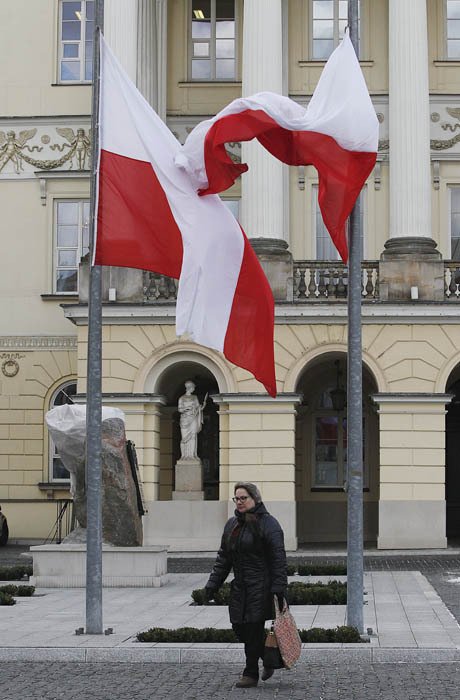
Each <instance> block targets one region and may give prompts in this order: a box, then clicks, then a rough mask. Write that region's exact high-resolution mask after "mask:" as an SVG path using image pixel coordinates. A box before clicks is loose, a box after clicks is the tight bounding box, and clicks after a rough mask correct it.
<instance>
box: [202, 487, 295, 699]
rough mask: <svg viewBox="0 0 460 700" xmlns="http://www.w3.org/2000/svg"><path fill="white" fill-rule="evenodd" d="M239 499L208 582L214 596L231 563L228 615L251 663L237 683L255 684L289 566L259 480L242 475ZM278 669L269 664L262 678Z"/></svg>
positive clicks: (237, 491)
mask: <svg viewBox="0 0 460 700" xmlns="http://www.w3.org/2000/svg"><path fill="white" fill-rule="evenodd" d="M234 494H235V495H234V498H233V501H234V503H235V504H236V510H235V515H234V517H232V518H230V519H229V520H228V521H227V523H226V525H225V527H224V532H223V535H222V542H221V546H220V549H219V551H218V553H217V558H216V563H215V564H214V568H213V570H212V572H211V575H210V577H209V581H208V582H207V584H206V597H207V599H208V600H211V599H212V598H213V597H214V595H215V593H216V591H217V590H218V589H219V588H220V586H221V585H222V584H223V582H224V581H225V579H226V578H227V576H228V574H229V573H230V571H231V569H233V574H234V579H233V581H232V583H231V593H230V603H229V615H230V622H231V623H232V627H233V629H234V630H235V633H236V635H237V637H238V639H239V640H240V642H244V651H245V655H246V666H245V669H244V671H243V675H242V676H241V678H240V680H239V681H238V683H237V684H236V687H237V688H253V687H255V686H256V685H257V683H258V681H259V659H263V652H264V641H265V632H264V627H265V620H271V619H273V617H274V610H273V607H274V606H273V596H274V595H275V594H276V595H278V597H279V601H280V606H282V600H283V598H284V597H285V594H286V588H287V566H286V551H285V549H284V535H283V530H282V529H281V525H280V524H279V522H278V521H277V520H276V518H274V517H273V516H272V515H270V513H269V512H268V511H267V509H266V508H265V506H264V504H263V503H262V497H261V495H260V491H259V489H258V488H257V486H256V485H255V484H251V483H250V482H247V481H239V482H238V483H236V484H235V487H234ZM272 675H273V669H268V668H264V669H263V673H262V680H263V681H266V680H268V679H269V678H270V677H271V676H272Z"/></svg>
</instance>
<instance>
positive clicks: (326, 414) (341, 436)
mask: <svg viewBox="0 0 460 700" xmlns="http://www.w3.org/2000/svg"><path fill="white" fill-rule="evenodd" d="M334 389H335V384H333V383H331V385H330V386H328V387H324V388H323V390H322V391H321V392H320V393H319V395H317V397H316V402H315V410H314V412H313V433H314V434H313V441H312V445H313V460H312V466H313V474H312V486H313V488H320V489H328V488H329V489H337V488H339V489H341V488H343V485H344V483H345V481H346V479H347V452H348V450H347V409H346V406H345V407H344V408H343V409H342V410H337V409H334V407H333V404H332V399H331V392H332V391H333V390H334ZM366 426H367V421H366V416H363V466H364V474H363V477H364V483H363V486H364V488H368V486H369V467H368V464H367V459H366V449H367V447H366V446H367V443H368V438H367V433H366Z"/></svg>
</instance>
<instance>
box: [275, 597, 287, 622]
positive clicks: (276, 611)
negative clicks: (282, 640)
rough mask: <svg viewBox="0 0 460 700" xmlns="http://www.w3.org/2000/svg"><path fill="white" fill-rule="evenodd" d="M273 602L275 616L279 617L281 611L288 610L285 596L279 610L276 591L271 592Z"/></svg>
mask: <svg viewBox="0 0 460 700" xmlns="http://www.w3.org/2000/svg"><path fill="white" fill-rule="evenodd" d="M273 603H274V605H275V617H279V616H280V615H281V613H284V612H286V610H288V604H287V600H286V598H284V596H283V609H282V610H280V606H279V603H278V595H277V594H276V593H274V594H273Z"/></svg>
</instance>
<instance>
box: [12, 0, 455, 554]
mask: <svg viewBox="0 0 460 700" xmlns="http://www.w3.org/2000/svg"><path fill="white" fill-rule="evenodd" d="M346 5H347V3H346V2H343V1H342V0H105V19H104V23H105V25H104V33H105V37H106V39H107V41H108V42H109V44H110V46H111V47H112V49H113V50H114V52H115V54H116V55H117V56H118V58H119V59H120V60H121V62H122V64H123V65H124V67H125V69H126V70H127V71H128V73H129V74H130V76H131V77H132V79H133V80H134V81H135V82H136V84H137V85H138V87H139V89H140V90H141V92H142V93H143V94H144V96H145V97H146V98H147V100H148V101H149V102H150V103H151V104H152V106H154V108H155V109H156V110H157V112H158V113H159V114H160V116H161V117H162V118H163V119H165V120H166V123H167V124H168V126H169V127H170V129H171V130H172V132H173V133H174V134H175V135H176V136H177V138H178V139H179V140H180V141H181V142H183V141H184V139H185V138H186V136H187V133H189V131H190V130H191V129H192V128H193V127H194V126H195V125H196V124H197V123H198V122H200V121H202V120H203V119H205V118H207V117H209V116H211V115H214V114H215V113H216V112H217V111H218V110H219V109H221V108H222V107H224V106H225V105H226V104H228V103H229V102H230V101H231V100H232V99H234V98H236V97H239V96H241V95H250V94H253V93H255V92H259V91H261V90H272V91H274V92H279V93H282V94H286V95H289V96H290V97H291V98H292V99H294V100H296V101H297V102H299V103H300V104H302V105H304V106H306V105H307V104H308V101H309V99H310V97H311V94H312V92H313V90H314V88H315V85H316V83H317V81H318V78H319V76H320V73H321V70H322V68H323V66H324V62H325V60H326V59H327V57H328V55H329V54H330V52H331V51H332V50H333V48H334V46H335V45H337V43H338V42H339V40H340V37H341V35H342V34H343V31H344V27H345V25H346ZM93 18H94V2H93V0H79V1H73V0H36V1H35V2H33V3H31V2H29V1H28V0H4V1H3V2H2V3H1V6H0V33H1V34H2V41H1V42H0V57H1V65H2V67H3V68H2V77H1V79H0V105H1V110H0V203H1V204H0V207H1V212H2V220H3V230H4V234H3V252H2V257H1V270H2V274H1V276H0V286H1V293H0V366H1V375H0V503H1V505H2V510H3V512H4V514H5V515H6V516H7V518H8V522H9V529H10V537H11V539H12V540H19V541H24V540H27V541H28V540H36V541H37V540H39V541H43V540H44V539H45V538H46V537H47V536H48V535H49V534H50V533H53V532H54V529H55V527H56V521H57V519H58V516H59V514H62V512H63V507H64V506H65V504H66V501H67V500H68V498H69V491H68V487H69V481H68V474H67V472H66V470H65V469H64V468H63V465H62V463H61V462H60V459H59V455H58V454H57V452H56V449H55V447H54V445H53V444H52V442H51V440H50V438H49V436H48V434H47V430H46V428H45V424H44V415H45V413H46V411H47V410H49V408H50V407H53V406H55V405H58V404H60V403H63V402H66V401H69V400H71V398H72V396H74V395H77V397H78V398H77V400H81V401H84V395H85V391H86V372H87V369H86V356H87V321H88V307H87V300H88V256H87V252H88V225H89V224H88V219H89V191H90V177H89V176H90V166H91V131H90V122H91V115H90V112H91V79H92V29H93ZM360 60H361V65H362V68H363V72H364V75H365V78H366V81H367V85H368V88H369V92H370V95H371V98H372V101H373V104H374V106H375V109H376V112H377V115H378V118H379V122H380V142H379V153H378V158H377V163H376V166H375V168H374V171H373V173H372V174H371V176H370V177H369V179H368V182H367V183H366V187H365V189H364V191H363V193H362V196H361V202H362V207H361V209H362V216H361V230H362V248H363V259H364V262H363V266H362V268H363V272H362V280H363V284H362V287H363V291H362V294H363V305H362V314H363V329H362V330H363V413H364V424H363V427H364V445H363V457H364V527H365V539H366V540H367V541H369V542H376V543H377V546H378V547H380V548H394V549H401V548H438V547H441V548H442V547H446V546H447V543H448V539H449V538H453V539H454V538H456V537H457V538H458V537H459V536H460V467H459V464H458V459H457V454H458V451H457V448H458V446H459V445H460V409H459V406H460V319H459V309H460V288H459V283H460V79H459V75H460V71H459V68H460V3H459V2H456V0H404V2H401V0H361V2H360ZM229 149H230V152H231V154H232V157H233V158H235V159H236V160H243V161H244V162H247V163H248V164H249V166H250V168H249V172H248V173H246V174H245V175H244V176H243V177H242V178H241V179H240V180H238V181H237V183H235V185H234V186H233V187H232V188H231V189H229V190H228V191H227V192H225V193H223V195H222V198H223V200H224V201H225V202H226V204H227V206H229V207H230V208H231V209H232V211H233V212H234V213H235V214H236V215H237V216H238V218H239V220H240V221H241V223H242V225H243V228H244V229H245V231H246V232H247V234H248V237H249V238H250V240H251V242H252V244H253V246H254V249H255V250H256V252H257V254H258V256H259V258H260V260H261V262H262V265H263V266H264V269H265V270H266V273H267V276H268V278H269V281H270V283H271V285H272V288H273V291H274V295H275V301H276V326H275V362H276V376H277V387H278V392H279V393H278V397H277V398H276V399H271V398H269V397H268V396H267V395H266V393H265V392H264V390H263V387H262V386H261V385H260V384H259V383H258V382H257V381H256V380H255V379H253V378H252V376H251V375H249V374H248V373H247V372H246V371H244V370H242V369H239V368H237V367H235V366H232V365H231V364H230V363H229V362H227V361H226V360H225V358H224V357H223V356H222V355H220V354H219V353H217V352H214V351H212V350H208V349H206V348H203V347H201V346H198V345H196V344H193V343H191V342H190V341H188V340H186V339H180V338H177V337H176V334H175V326H174V323H175V295H176V286H177V285H176V282H175V281H174V280H171V279H166V278H162V277H160V276H158V275H155V274H153V273H149V272H143V271H140V270H129V269H123V268H104V273H103V277H104V281H103V287H104V290H103V365H102V366H103V384H102V390H103V400H104V403H106V404H107V405H114V406H117V407H119V408H121V409H123V410H124V412H125V414H126V425H127V434H128V437H129V438H130V439H131V440H133V441H134V442H135V444H136V449H137V454H138V460H139V465H140V470H141V474H142V479H143V487H144V493H145V497H146V500H147V505H148V514H147V515H146V516H145V517H144V536H145V543H146V544H156V543H160V544H168V545H169V546H170V547H171V549H176V550H192V549H195V550H199V549H202V550H213V549H215V548H216V547H217V546H218V542H219V535H220V532H221V529H222V526H223V523H224V522H225V520H226V518H227V517H228V514H229V513H231V512H232V510H233V504H232V503H231V500H230V499H231V496H232V495H233V494H232V485H233V483H234V482H235V481H237V480H240V479H245V480H250V481H254V482H256V483H257V484H258V485H259V486H260V488H261V490H262V493H263V497H264V501H265V502H266V503H267V506H268V508H269V509H270V510H271V511H272V512H273V513H274V514H275V515H276V516H277V517H278V518H279V519H280V521H281V522H282V524H283V527H284V529H285V533H286V542H287V545H288V547H289V548H290V549H295V548H296V547H297V546H298V545H299V544H302V543H315V542H339V541H344V540H345V539H346V492H345V490H344V485H345V483H346V466H347V462H346V460H347V445H346V415H347V407H346V397H344V395H343V393H344V392H343V389H344V388H345V386H346V352H347V337H346V336H347V307H346V295H347V281H348V280H347V270H346V268H345V267H344V266H343V264H342V263H341V262H339V261H338V259H337V255H336V253H335V250H334V249H333V247H332V246H331V243H330V241H329V238H328V234H327V232H326V231H325V228H324V225H323V222H322V219H321V215H320V213H319V209H318V204H317V184H318V182H317V175H316V171H315V170H314V169H313V168H310V167H298V168H287V167H286V166H284V165H282V164H281V163H279V162H278V161H276V160H275V159H274V158H272V157H271V156H270V155H269V154H268V153H266V152H265V151H264V150H263V149H262V148H261V147H260V146H259V145H258V144H257V143H256V144H254V143H249V144H243V145H241V144H237V143H235V144H229ZM187 379H192V380H193V381H194V383H195V385H196V393H197V395H198V396H199V398H200V400H202V399H203V398H204V396H205V395H206V393H208V395H209V397H210V399H209V400H208V402H207V405H206V410H205V413H204V424H203V429H202V431H201V433H200V436H199V446H198V452H199V455H200V457H201V458H202V461H203V465H204V485H203V488H204V492H205V498H204V500H203V501H199V502H197V501H189V500H180V499H179V500H177V499H173V497H172V495H173V491H174V488H175V471H174V466H175V463H176V461H177V459H178V458H179V456H180V450H179V440H180V431H179V423H178V412H177V400H178V397H179V396H180V395H181V394H182V393H183V389H184V382H185V380H187ZM69 397H70V398H69ZM337 397H339V399H340V400H338V398H337Z"/></svg>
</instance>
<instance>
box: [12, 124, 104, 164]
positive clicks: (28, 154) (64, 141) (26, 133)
mask: <svg viewBox="0 0 460 700" xmlns="http://www.w3.org/2000/svg"><path fill="white" fill-rule="evenodd" d="M54 130H55V132H56V135H55V136H51V135H50V134H49V133H38V132H39V129H38V128H36V127H35V128H32V129H22V130H20V131H19V132H18V131H17V130H16V129H8V130H6V131H1V130H0V173H2V174H4V175H7V174H10V175H11V174H14V175H21V174H26V171H27V170H29V171H30V170H31V169H32V168H33V169H37V170H55V169H58V168H61V167H63V166H66V168H67V169H69V170H72V169H75V170H85V169H89V168H90V167H91V130H90V129H84V128H83V127H80V126H78V127H76V128H75V130H74V129H73V128H72V127H70V126H65V127H59V126H56V127H54ZM40 131H42V129H40ZM48 131H49V127H47V132H48ZM32 139H36V141H38V142H39V143H34V142H33V141H32ZM30 141H32V143H28V142H30ZM53 152H54V153H56V152H58V153H62V156H60V157H59V158H52V157H50V156H51V155H52V153H53ZM35 153H37V154H38V153H40V154H43V155H46V156H48V157H45V158H43V157H42V158H37V157H34V155H32V154H35ZM27 165H28V166H31V167H29V168H28V169H27V167H26V166H27Z"/></svg>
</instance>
